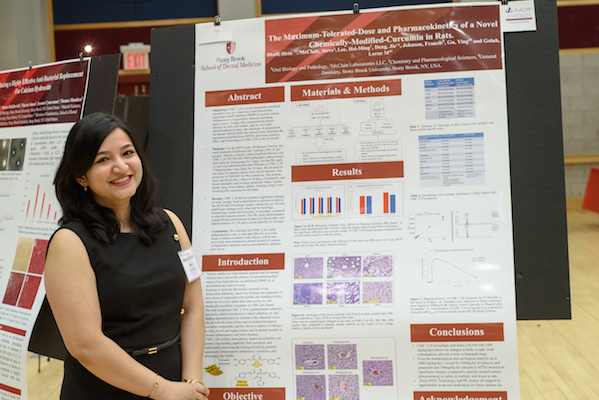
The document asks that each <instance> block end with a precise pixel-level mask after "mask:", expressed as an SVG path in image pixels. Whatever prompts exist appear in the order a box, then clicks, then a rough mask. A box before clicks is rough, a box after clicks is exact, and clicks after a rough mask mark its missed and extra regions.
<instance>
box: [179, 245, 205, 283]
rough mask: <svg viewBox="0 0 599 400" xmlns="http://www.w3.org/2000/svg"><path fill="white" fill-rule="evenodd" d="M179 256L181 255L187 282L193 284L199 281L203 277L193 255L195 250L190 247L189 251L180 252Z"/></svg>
mask: <svg viewBox="0 0 599 400" xmlns="http://www.w3.org/2000/svg"><path fill="white" fill-rule="evenodd" d="M177 254H178V255H179V259H180V260H181V264H183V269H184V270H185V275H186V276H187V281H188V282H189V283H191V282H193V281H195V280H196V279H198V278H199V277H200V276H201V275H202V271H201V270H200V267H199V266H198V262H197V261H196V256H195V255H194V254H193V248H192V247H190V248H189V249H187V250H181V251H178V252H177Z"/></svg>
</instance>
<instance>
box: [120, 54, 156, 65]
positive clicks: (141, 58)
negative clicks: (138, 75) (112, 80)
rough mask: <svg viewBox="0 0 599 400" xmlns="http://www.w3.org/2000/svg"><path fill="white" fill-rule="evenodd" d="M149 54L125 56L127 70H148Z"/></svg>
mask: <svg viewBox="0 0 599 400" xmlns="http://www.w3.org/2000/svg"><path fill="white" fill-rule="evenodd" d="M148 68H150V66H149V65H148V53H128V54H125V69H148Z"/></svg>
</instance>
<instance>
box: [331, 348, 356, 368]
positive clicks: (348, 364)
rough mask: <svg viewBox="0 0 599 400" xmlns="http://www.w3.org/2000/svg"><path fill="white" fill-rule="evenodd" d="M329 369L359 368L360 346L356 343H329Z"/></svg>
mask: <svg viewBox="0 0 599 400" xmlns="http://www.w3.org/2000/svg"><path fill="white" fill-rule="evenodd" d="M327 358H328V365H329V369H358V346H357V345H356V344H349V343H348V344H329V345H327Z"/></svg>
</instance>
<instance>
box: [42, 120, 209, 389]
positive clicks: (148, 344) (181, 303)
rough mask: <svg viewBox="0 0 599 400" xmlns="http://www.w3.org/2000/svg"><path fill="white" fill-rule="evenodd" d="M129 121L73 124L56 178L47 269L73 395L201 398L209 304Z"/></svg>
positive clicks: (67, 384)
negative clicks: (158, 203) (55, 221)
mask: <svg viewBox="0 0 599 400" xmlns="http://www.w3.org/2000/svg"><path fill="white" fill-rule="evenodd" d="M139 150H140V149H139V148H137V147H136V146H135V143H134V140H133V137H132V135H131V133H130V132H129V130H128V128H127V127H126V126H125V125H124V124H123V123H122V122H120V121H119V120H118V119H116V118H114V117H112V116H109V115H106V114H101V113H97V114H92V115H89V116H87V117H85V118H83V119H81V120H80V121H79V122H77V123H76V124H75V126H73V128H72V129H71V132H70V133H69V136H68V138H67V142H66V145H65V151H64V155H63V158H62V161H61V163H60V166H59V168H58V171H57V173H56V177H55V180H54V184H55V186H56V194H57V197H58V200H59V201H60V204H61V206H62V209H63V217H62V219H61V220H60V228H59V229H58V230H57V231H56V232H55V234H54V235H53V237H52V239H51V240H50V245H49V246H48V253H47V259H46V268H45V284H46V294H47V297H48V301H49V303H50V306H51V308H52V311H53V313H54V316H55V318H56V322H57V324H58V327H59V329H60V332H61V335H62V337H63V339H64V342H65V345H66V347H67V350H68V354H67V355H66V358H65V373H64V379H63V386H62V392H61V399H65V400H69V399H77V400H80V399H103V400H105V399H111V400H114V399H135V398H139V397H140V396H141V397H150V398H152V399H177V400H179V399H201V400H204V399H206V398H207V396H208V393H209V390H208V389H207V388H206V386H204V384H203V383H202V381H201V377H202V356H203V351H204V311H203V307H204V304H203V299H202V287H201V283H200V280H199V279H198V280H195V281H193V282H187V280H186V278H185V272H184V269H183V266H182V264H181V262H180V260H179V258H178V256H177V251H180V250H182V249H187V248H189V247H191V243H190V240H189V237H188V236H187V233H186V232H185V228H184V227H183V224H182V223H181V221H180V220H179V219H178V218H177V216H176V215H174V214H173V213H172V212H170V211H167V210H159V209H156V208H154V202H153V199H154V191H155V185H154V179H153V177H152V175H151V174H150V172H149V170H148V168H147V165H146V164H145V162H144V159H143V156H142V155H141V154H140V153H139Z"/></svg>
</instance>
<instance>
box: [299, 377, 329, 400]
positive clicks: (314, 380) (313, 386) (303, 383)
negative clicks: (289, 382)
mask: <svg viewBox="0 0 599 400" xmlns="http://www.w3.org/2000/svg"><path fill="white" fill-rule="evenodd" d="M295 383H296V397H297V398H298V399H305V400H326V397H327V391H326V383H325V376H324V375H298V376H297V377H296V378H295Z"/></svg>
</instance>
